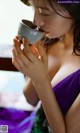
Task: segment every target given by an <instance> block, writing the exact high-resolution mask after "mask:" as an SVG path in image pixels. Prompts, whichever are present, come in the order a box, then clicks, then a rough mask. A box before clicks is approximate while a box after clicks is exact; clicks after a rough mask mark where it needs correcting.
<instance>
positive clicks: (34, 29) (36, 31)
mask: <svg viewBox="0 0 80 133" xmlns="http://www.w3.org/2000/svg"><path fill="white" fill-rule="evenodd" d="M23 21H27V22H31V23H32V21H30V20H27V19H22V20H21V22H20V23H21V24H23V25H24V26H25V27H28V28H29V29H30V30H32V31H33V32H39V33H44V32H43V31H39V30H35V29H36V28H37V25H34V24H33V25H34V26H35V28H34V29H33V28H31V27H29V26H28V25H26V24H25V23H24V22H23Z"/></svg>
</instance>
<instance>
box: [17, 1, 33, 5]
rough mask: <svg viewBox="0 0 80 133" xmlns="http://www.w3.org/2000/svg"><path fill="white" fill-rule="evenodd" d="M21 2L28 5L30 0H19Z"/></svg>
mask: <svg viewBox="0 0 80 133" xmlns="http://www.w3.org/2000/svg"><path fill="white" fill-rule="evenodd" d="M20 1H21V2H23V3H24V4H26V5H27V6H30V5H31V4H30V0H20Z"/></svg>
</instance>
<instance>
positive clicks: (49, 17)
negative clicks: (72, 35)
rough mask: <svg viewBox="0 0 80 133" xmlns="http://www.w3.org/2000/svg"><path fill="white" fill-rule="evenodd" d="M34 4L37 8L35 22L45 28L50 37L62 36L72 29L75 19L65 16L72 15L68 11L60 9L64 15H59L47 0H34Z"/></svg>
mask: <svg viewBox="0 0 80 133" xmlns="http://www.w3.org/2000/svg"><path fill="white" fill-rule="evenodd" d="M33 6H34V9H35V14H34V23H35V24H36V25H37V26H38V27H39V28H41V29H42V30H44V32H45V34H46V36H48V37H49V38H56V37H60V36H62V35H64V34H65V33H67V32H69V31H70V30H71V27H72V25H73V20H72V19H67V18H64V17H70V16H69V13H68V12H67V11H66V12H63V11H58V12H59V13H60V14H62V15H63V16H64V17H62V16H60V15H58V14H57V13H56V12H55V11H54V10H53V9H52V8H51V7H50V6H49V3H48V1H47V0H40V1H39V0H33Z"/></svg>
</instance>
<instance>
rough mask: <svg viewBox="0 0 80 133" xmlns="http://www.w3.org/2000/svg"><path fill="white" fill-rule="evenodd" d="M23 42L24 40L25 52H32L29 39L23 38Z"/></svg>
mask: <svg viewBox="0 0 80 133" xmlns="http://www.w3.org/2000/svg"><path fill="white" fill-rule="evenodd" d="M22 42H23V45H24V52H25V54H26V53H28V52H30V48H29V44H28V40H27V39H26V38H23V40H22Z"/></svg>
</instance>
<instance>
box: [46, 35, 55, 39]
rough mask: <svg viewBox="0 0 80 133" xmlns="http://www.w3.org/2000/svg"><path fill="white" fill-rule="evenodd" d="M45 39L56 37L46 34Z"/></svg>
mask: <svg viewBox="0 0 80 133" xmlns="http://www.w3.org/2000/svg"><path fill="white" fill-rule="evenodd" d="M46 37H48V38H49V39H54V38H57V37H55V36H52V35H50V34H46Z"/></svg>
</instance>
